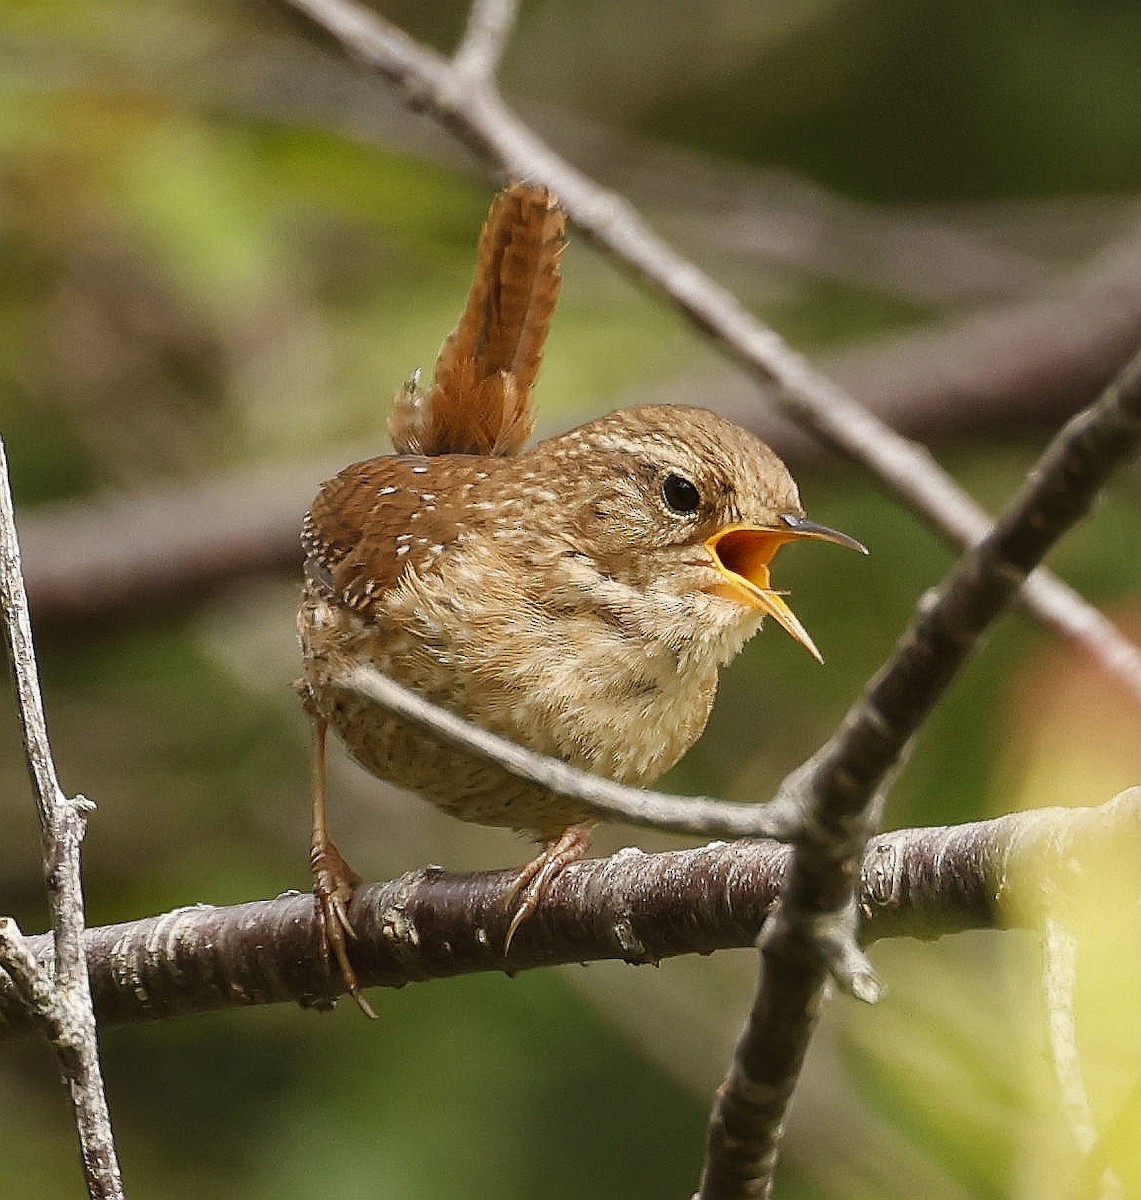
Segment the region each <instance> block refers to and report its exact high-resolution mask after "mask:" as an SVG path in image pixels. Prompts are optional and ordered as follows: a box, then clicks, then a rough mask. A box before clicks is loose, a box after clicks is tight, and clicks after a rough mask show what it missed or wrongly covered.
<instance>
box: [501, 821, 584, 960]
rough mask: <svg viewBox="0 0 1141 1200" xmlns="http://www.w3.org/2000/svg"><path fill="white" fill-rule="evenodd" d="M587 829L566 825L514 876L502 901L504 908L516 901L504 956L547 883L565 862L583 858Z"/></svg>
mask: <svg viewBox="0 0 1141 1200" xmlns="http://www.w3.org/2000/svg"><path fill="white" fill-rule="evenodd" d="M591 829H592V826H590V825H568V826H567V828H566V829H564V830H563V831H562V833H561V834H560V835H559V836H558V837H557V838H555V839H554V840H553V841H550V842H547V844H546V845H545V846H544V847H543V853H542V854H540V855H539V856H538V858H533V859H532V860H531V861H530V862H529V863H528V864H527V865H526V866H525V867H524V868H523V869H522V870H521V871H520V872H519V874H518V875H516V876H515V879H514V880H513V881H512V883H511V887H510V888H508V890H507V895H506V897H505V898H504V904H505V906H506V907H507V908H510V907H511V906H512V905H513V904H515V902H516V900H518V902H519V903H518V907H517V908H516V909H515V915H514V916H513V917H512V918H511V924H510V925H509V926H508V928H507V937H506V938H505V939H504V942H503V953H504V954H506V953H507V952H508V950H510V949H511V942H512V939H513V938H514V937H515V934H516V933H517V932H518V930H519V926H520V925H522V924H523V922H524V921H526V920H527V918H528V917H530V916H533V915H534V913H535V910H536V909H537V908H538V907H539V902H540V901H541V900H542V899H543V894H544V892H546V890H547V886H548V885H549V884H550V882H551V880H552V879H554V877H555V876H556V875H557V874H558V873H559V872H560V871H561V870H562V869H563V867H565V866H566V865H567V864H568V863H572V862H577V861H578V860H579V859H580V858H583V857H584V856H585V855H586V852H587V851H588V850H589V849H590V835H591Z"/></svg>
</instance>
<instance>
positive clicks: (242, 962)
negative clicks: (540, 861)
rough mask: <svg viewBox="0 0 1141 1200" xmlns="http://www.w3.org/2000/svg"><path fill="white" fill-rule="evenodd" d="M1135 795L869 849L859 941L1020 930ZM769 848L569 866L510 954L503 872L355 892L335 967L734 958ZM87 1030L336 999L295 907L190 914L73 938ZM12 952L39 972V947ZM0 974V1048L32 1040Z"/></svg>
mask: <svg viewBox="0 0 1141 1200" xmlns="http://www.w3.org/2000/svg"><path fill="white" fill-rule="evenodd" d="M1139 823H1141V788H1135V789H1133V790H1132V791H1129V792H1126V793H1123V794H1122V795H1120V796H1118V797H1116V798H1114V799H1113V800H1111V801H1109V802H1108V803H1106V804H1103V805H1100V806H1098V807H1096V808H1050V809H1039V810H1034V811H1030V812H1017V813H1011V814H1009V815H1007V816H1003V817H998V818H995V819H993V820H989V821H978V822H974V823H971V824H965V825H954V826H947V827H933V828H927V829H901V830H895V831H893V832H891V833H883V834H879V835H877V836H876V837H875V838H873V839H872V841H871V842H870V843H869V845H868V847H867V849H866V851H865V853H864V856H863V869H862V885H861V890H860V908H861V911H862V914H863V923H862V926H861V936H862V937H863V938H864V939H865V940H866V941H869V942H871V941H877V940H882V939H887V938H897V937H919V938H924V939H932V938H937V937H942V936H944V935H946V934H950V933H957V932H960V931H962V930H966V929H995V928H1000V927H1001V928H1026V927H1028V924H1029V923H1030V922H1032V921H1033V920H1034V919H1035V918H1034V917H1033V913H1034V912H1035V911H1037V910H1038V909H1037V906H1036V904H1035V900H1036V898H1037V897H1036V895H1033V894H1031V895H1028V889H1038V888H1058V887H1062V886H1065V881H1066V880H1067V879H1069V878H1070V874H1071V872H1072V870H1073V864H1074V863H1075V862H1080V861H1089V862H1098V861H1101V860H1102V859H1103V858H1104V855H1105V852H1106V849H1107V847H1111V846H1114V845H1120V844H1121V843H1122V842H1123V841H1125V840H1127V839H1129V838H1132V837H1136V831H1137V828H1138V824H1139ZM790 854H791V851H790V849H789V848H788V847H787V846H782V845H777V844H776V843H773V842H752V841H750V842H735V843H731V844H727V843H724V842H720V843H713V844H711V845H708V846H702V847H700V848H698V849H693V850H675V851H669V852H666V853H661V854H642V853H640V852H638V851H636V850H632V849H625V850H620V851H619V852H618V853H617V854H615V855H613V856H612V857H610V858H597V859H588V860H585V861H583V862H578V863H572V864H571V865H569V866H568V867H567V868H566V870H565V871H564V872H563V873H562V874H561V875H559V876H558V877H557V878H556V879H555V880H553V881H552V883H551V887H550V890H549V892H548V894H547V895H546V897H545V898H544V902H543V905H542V906H541V907H540V909H539V911H538V912H537V913H536V914H535V916H534V917H533V918H532V919H531V920H529V921H527V922H526V923H525V924H524V925H523V926H522V927H521V928H520V930H519V933H518V935H517V937H516V938H515V940H514V941H513V942H512V945H511V949H510V952H509V953H508V954H507V955H504V953H503V936H504V934H505V933H506V927H507V924H508V921H509V919H510V916H511V914H510V911H509V910H507V909H505V908H504V905H503V896H504V892H505V890H506V889H507V888H508V887H509V886H510V884H511V881H512V880H513V879H514V878H515V875H516V874H517V873H516V872H515V871H494V872H479V873H471V874H464V875H460V874H452V873H450V872H445V871H441V870H439V869H438V868H429V869H427V870H422V871H414V872H411V873H410V874H408V875H405V876H402V877H401V878H399V879H395V880H392V881H391V882H387V883H371V884H363V885H362V886H361V887H360V888H358V889H357V892H356V894H355V895H354V897H353V902H352V906H351V909H350V912H351V918H352V922H353V928H354V930H355V931H356V933H357V937H356V938H355V939H354V940H353V942H352V943H351V945H350V954H351V956H352V961H353V965H354V967H355V969H356V971H357V973H358V974H359V976H360V979H361V982H362V984H363V985H364V986H366V987H403V986H404V985H405V984H408V983H417V982H424V981H426V980H429V979H444V978H451V977H453V976H457V975H465V974H471V973H475V972H507V973H508V974H514V973H516V972H519V971H525V970H533V969H541V968H547V967H552V966H556V965H559V964H566V963H577V962H591V961H599V960H625V961H627V962H632V963H646V962H655V961H658V960H661V959H665V958H670V957H673V956H676V955H681V954H695V953H696V954H710V953H712V952H713V951H716V950H723V949H731V948H735V947H747V946H751V945H752V944H753V943H754V941H755V939H756V936H757V933H758V931H759V930H760V929H761V927H762V926H763V925H764V923H765V921H766V919H767V918H768V916H769V915H770V914H771V912H772V909H773V905H774V903H775V901H776V898H777V895H778V893H779V890H780V885H781V880H782V878H783V877H784V874H785V871H786V868H787V864H788V859H789V856H790ZM85 936H86V946H87V956H88V962H89V964H90V971H91V982H92V990H93V993H94V995H95V1004H96V1012H97V1013H98V1016H99V1021H100V1025H101V1026H103V1027H106V1026H107V1025H108V1024H117V1023H130V1022H140V1021H153V1020H159V1019H168V1018H174V1017H184V1016H191V1015H194V1014H197V1013H204V1012H211V1011H215V1010H218V1009H230V1008H239V1007H245V1006H249V1005H261V1004H273V1003H290V1002H292V1003H302V1004H306V1005H316V1006H321V1005H327V1004H328V1003H329V1002H330V999H331V997H332V995H334V994H336V993H337V992H339V991H341V990H343V986H342V984H341V981H340V977H339V975H337V974H336V973H333V974H332V975H330V974H328V973H327V972H326V971H325V969H324V968H323V966H322V964H321V959H320V956H319V955H318V954H317V952H316V947H317V941H318V931H317V928H316V919H315V913H314V908H313V898H312V896H311V895H310V894H309V893H308V892H306V893H288V894H286V895H283V896H278V897H277V898H276V899H273V900H261V901H254V902H251V903H247V904H240V905H235V906H233V907H218V908H215V907H213V906H211V905H205V904H202V905H193V906H191V907H188V908H181V909H176V910H175V911H173V912H168V913H164V914H162V915H161V916H156V917H147V918H144V919H140V920H136V921H130V922H127V923H124V924H121V925H111V926H106V927H104V928H99V929H90V930H88V931H87V933H86V935H85ZM27 941H28V949H29V950H30V951H31V952H32V954H34V955H37V956H39V957H41V958H42V957H44V956H46V955H50V953H51V939H50V937H48V936H41V937H30V938H28V939H27ZM13 986H14V985H9V984H7V983H6V982H5V980H4V977H3V975H2V974H0V1041H3V1040H6V1039H10V1038H16V1037H26V1036H28V1035H29V1034H30V1033H32V1032H33V1030H34V1028H35V1027H34V1025H33V1024H32V1023H31V1019H30V1018H29V1015H28V1013H27V1010H26V1008H25V1006H24V1005H23V1004H22V1003H21V1002H20V1000H19V998H18V997H17V996H16V995H15V994H14V992H13Z"/></svg>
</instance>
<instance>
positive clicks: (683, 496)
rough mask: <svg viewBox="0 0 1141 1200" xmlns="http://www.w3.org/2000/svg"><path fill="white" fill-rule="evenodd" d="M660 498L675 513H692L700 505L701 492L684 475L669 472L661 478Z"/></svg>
mask: <svg viewBox="0 0 1141 1200" xmlns="http://www.w3.org/2000/svg"><path fill="white" fill-rule="evenodd" d="M662 499H663V500H664V501H665V502H666V507H667V508H669V509H670V510H671V511H672V512H675V513H694V512H697V510H698V508H699V507H700V506H701V493H700V492H699V491H698V490H697V485H696V484H695V483H693V481H692V480H689V479H686V477H685V476H684V475H676V474H670V475H667V476H666V477H665V479H663V480H662Z"/></svg>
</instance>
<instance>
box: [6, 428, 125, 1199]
mask: <svg viewBox="0 0 1141 1200" xmlns="http://www.w3.org/2000/svg"><path fill="white" fill-rule="evenodd" d="M0 608H2V609H3V618H4V634H5V641H6V644H7V650H8V654H9V658H10V662H11V665H12V674H13V681H14V683H15V689H16V707H17V709H18V711H19V715H20V724H21V728H22V732H23V736H24V751H25V755H26V758H27V763H28V773H29V774H30V776H31V780H32V791H33V792H34V794H35V799H36V808H37V811H38V814H39V820H40V836H41V841H42V844H43V858H44V880H45V882H46V884H47V889H48V903H49V907H50V909H51V918H52V929H53V939H52V950H53V955H52V958H53V970H52V972H51V973H50V974H49V973H48V972H46V971H44V970H33V969H32V965H31V962H30V958H29V956H28V954H27V952H26V948H25V946H24V943H23V940H22V938H21V936H20V931H19V929H18V928H17V927H16V925H15V923H14V922H12V921H10V920H7V919H5V920H4V922H3V926H4V928H3V938H2V941H0V965H2V966H4V967H6V968H7V969H8V970H9V971H10V972H12V974H13V975H14V977H15V978H17V979H18V980H19V981H21V984H22V986H21V988H20V994H21V996H22V999H23V1001H24V1003H25V1005H27V1006H29V1007H31V1008H32V1009H34V1010H35V1012H36V1015H37V1019H38V1020H39V1022H40V1025H41V1028H42V1029H44V1030H45V1032H47V1034H48V1037H49V1039H50V1041H51V1044H52V1048H53V1049H54V1050H55V1053H56V1059H57V1061H58V1063H59V1069H60V1074H61V1075H62V1077H63V1080H64V1083H65V1084H66V1085H67V1088H68V1092H69V1094H70V1096H71V1103H72V1111H73V1114H74V1117H75V1125H76V1130H77V1132H78V1134H79V1148H80V1155H81V1157H82V1160H83V1173H84V1178H85V1179H86V1181H87V1190H88V1194H89V1195H90V1196H91V1197H92V1198H93V1200H96V1198H98V1200H116V1198H118V1197H121V1196H122V1195H123V1184H122V1180H121V1178H120V1174H119V1163H118V1159H117V1156H116V1153H115V1142H114V1138H113V1135H112V1133H111V1118H110V1114H109V1113H108V1111H107V1098H106V1094H105V1092H104V1089H103V1075H102V1071H101V1069H100V1066H99V1050H98V1046H97V1043H96V1038H95V1014H94V1010H93V1008H92V1002H91V989H90V985H89V982H88V975H87V962H86V957H85V952H84V942H83V927H84V912H83V884H82V880H81V877H80V854H79V847H80V843H81V842H82V840H83V834H84V828H85V822H84V818H83V813H84V812H85V811H87V810H89V809H91V808H92V807H93V806H92V805H91V803H90V801H87V800H85V799H84V798H83V797H82V796H76V797H74V798H71V799H69V798H68V797H67V796H65V795H64V793H63V789H62V788H61V787H60V785H59V779H58V778H57V776H56V770H55V762H54V761H53V759H52V752H51V746H50V744H49V742H48V735H47V725H46V722H45V719H44V706H43V699H42V697H41V695H40V682H39V671H38V669H37V667H36V654H35V648H34V646H33V644H32V625H31V619H30V617H29V615H28V597H27V594H26V592H25V590H24V578H23V574H22V573H21V570H20V547H19V542H18V540H17V536H16V521H15V512H14V509H13V505H12V493H11V489H10V487H9V483H8V459H7V456H6V454H5V452H4V445H3V442H0Z"/></svg>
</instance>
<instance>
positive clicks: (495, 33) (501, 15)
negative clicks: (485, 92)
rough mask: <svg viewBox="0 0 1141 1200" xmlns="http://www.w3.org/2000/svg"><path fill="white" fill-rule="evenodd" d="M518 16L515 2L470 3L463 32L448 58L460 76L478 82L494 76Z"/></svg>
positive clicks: (517, 3) (502, 0)
mask: <svg viewBox="0 0 1141 1200" xmlns="http://www.w3.org/2000/svg"><path fill="white" fill-rule="evenodd" d="M518 13H519V0H473V3H472V6H471V12H470V13H469V14H468V22H467V28H466V30H465V31H464V36H463V41H462V42H460V44H459V46H458V47H457V49H456V52H455V54H454V55H453V57H452V65H453V67H454V68H455V70H456V71H457V72H458V73H459V74H460V75H464V76H467V77H468V78H470V79H475V80H479V81H481V82H484V81H488V80H490V79H492V78H494V76H495V72H496V71H497V70H498V69H499V64H500V62H501V61H502V59H503V54H504V52H505V50H506V49H507V41H508V39H509V38H510V37H511V30H512V29H513V28H514V26H515V18H516V16H517V15H518Z"/></svg>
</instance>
